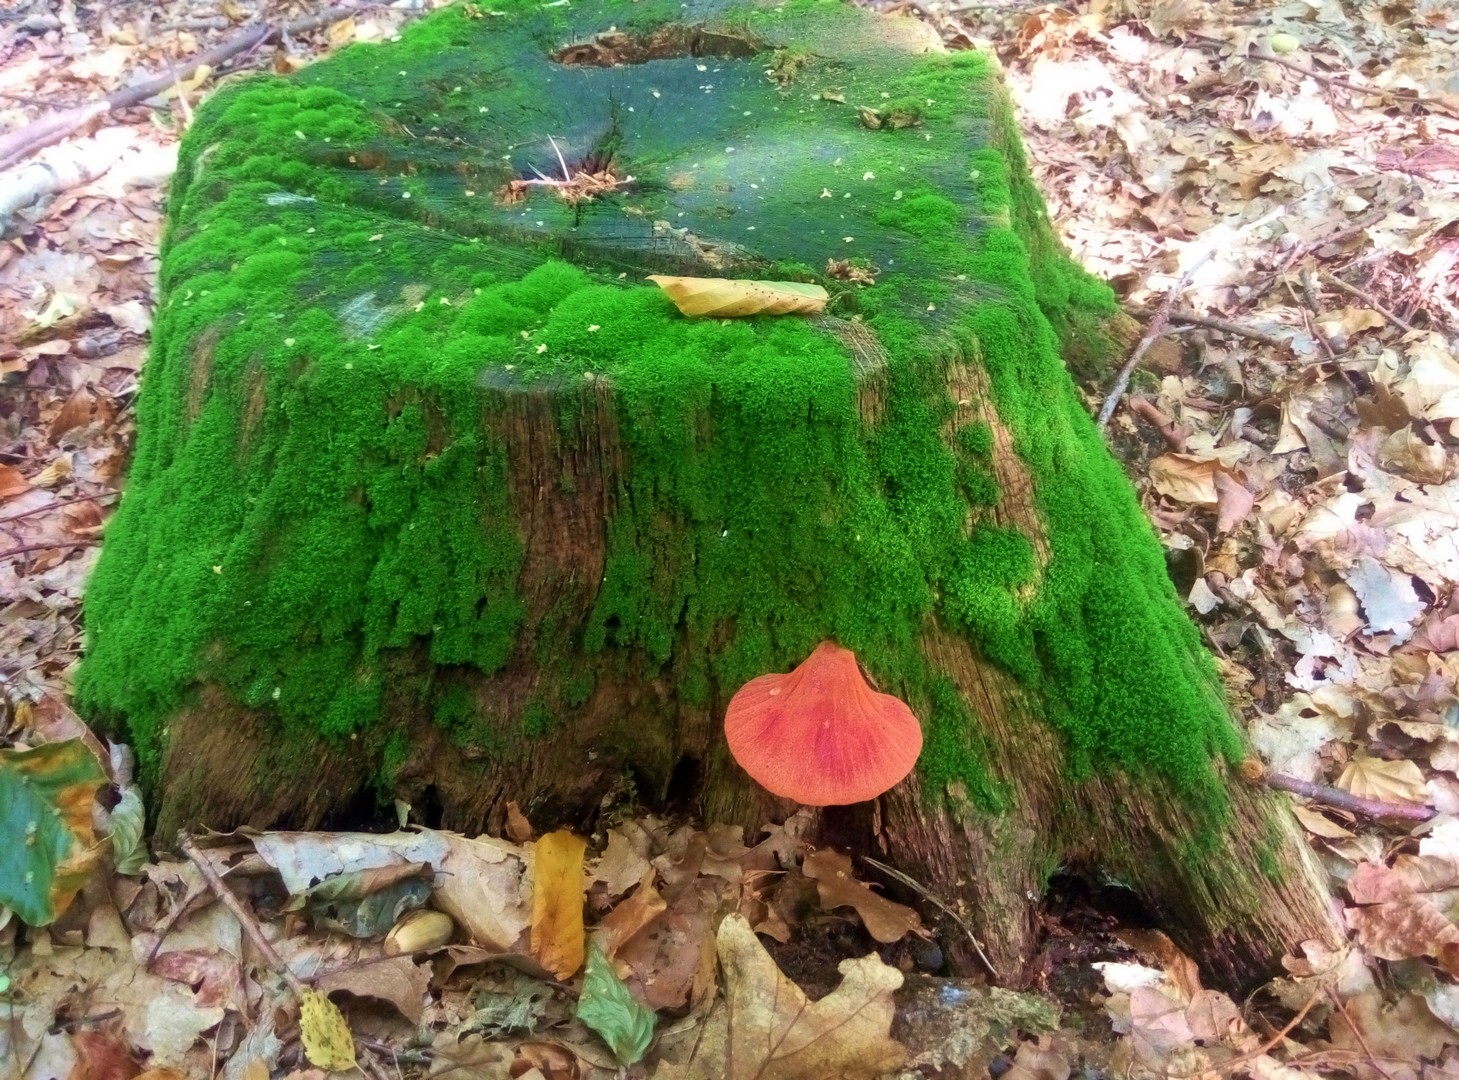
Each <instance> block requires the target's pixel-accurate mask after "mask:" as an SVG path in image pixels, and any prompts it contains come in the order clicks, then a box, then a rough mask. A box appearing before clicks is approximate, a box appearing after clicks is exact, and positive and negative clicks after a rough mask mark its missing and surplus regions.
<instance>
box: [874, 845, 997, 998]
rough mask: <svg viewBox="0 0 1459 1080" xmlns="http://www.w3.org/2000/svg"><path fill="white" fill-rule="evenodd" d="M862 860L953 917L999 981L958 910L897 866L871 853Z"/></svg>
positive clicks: (975, 936) (975, 937)
mask: <svg viewBox="0 0 1459 1080" xmlns="http://www.w3.org/2000/svg"><path fill="white" fill-rule="evenodd" d="M861 861H862V862H864V863H868V864H870V865H871V866H874V867H876V868H877V869H878V870H880V871H881V872H882V873H883V874H885V875H886V876H887V877H889V878H892V879H893V880H894V881H899V882H901V883H902V884H903V885H905V886H907V888H909V889H911V890H912V891H913V892H914V893H916V894H917V895H918V896H920V897H922V899H924V900H926V901H927V902H928V903H929V904H932V905H934V906H935V907H937V908H938V909H939V910H941V911H942V913H943V914H944V915H947V916H948V917H949V918H951V919H952V921H953V922H955V923H957V924H958V925H959V926H961V927H962V929H963V933H965V934H967V935H968V940H969V941H971V942H972V943H973V951H974V952H976V953H977V954H978V959H979V960H981V961H983V966H984V967H985V968H987V969H988V974H989V975H991V976H993V981H994V982H997V981H998V970H997V969H996V968H995V967H994V966H993V962H992V961H991V960H989V959H988V954H987V953H985V952H984V951H983V944H982V942H980V941H979V940H978V935H977V934H975V933H973V928H972V927H971V926H969V925H968V924H967V921H966V920H964V919H963V917H962V916H961V915H959V914H958V913H957V912H956V911H954V910H953V909H952V908H950V907H948V906H947V905H946V904H945V903H943V902H942V900H941V899H939V898H938V897H937V896H936V895H935V894H934V893H932V892H931V891H929V890H928V889H927V887H926V886H925V885H923V884H922V883H921V882H919V881H917V880H915V879H914V878H911V877H908V876H907V875H906V874H904V873H902V872H901V871H900V870H898V869H896V868H895V867H891V866H888V865H887V864H886V863H884V862H881V861H879V860H877V859H873V858H872V857H871V856H870V855H863V856H861Z"/></svg>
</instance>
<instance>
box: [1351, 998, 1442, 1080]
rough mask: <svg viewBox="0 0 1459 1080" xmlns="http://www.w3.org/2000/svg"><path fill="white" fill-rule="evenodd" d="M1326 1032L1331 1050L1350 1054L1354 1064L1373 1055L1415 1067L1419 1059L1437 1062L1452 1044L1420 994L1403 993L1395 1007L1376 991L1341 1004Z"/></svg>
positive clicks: (1367, 1059) (1368, 1059)
mask: <svg viewBox="0 0 1459 1080" xmlns="http://www.w3.org/2000/svg"><path fill="white" fill-rule="evenodd" d="M1355 1028H1356V1030H1354V1029H1355ZM1328 1031H1329V1032H1330V1034H1331V1038H1332V1045H1333V1047H1334V1048H1336V1049H1339V1050H1345V1051H1349V1052H1351V1053H1352V1055H1353V1057H1354V1060H1357V1061H1371V1060H1372V1059H1373V1058H1374V1057H1375V1056H1376V1057H1378V1058H1387V1059H1389V1060H1390V1061H1391V1062H1395V1063H1396V1062H1405V1061H1412V1062H1415V1065H1416V1064H1417V1061H1416V1059H1418V1058H1421V1057H1424V1058H1433V1059H1436V1060H1437V1059H1438V1057H1439V1055H1441V1054H1442V1053H1443V1052H1444V1049H1445V1048H1446V1047H1447V1046H1449V1045H1450V1044H1451V1042H1452V1033H1451V1032H1450V1031H1449V1029H1448V1027H1447V1026H1446V1025H1445V1024H1444V1023H1442V1022H1441V1021H1440V1020H1438V1019H1437V1018H1436V1017H1435V1016H1434V1015H1433V1013H1431V1012H1430V1011H1429V1007H1428V1005H1427V1004H1425V1002H1424V999H1423V997H1422V996H1421V995H1419V994H1405V995H1404V996H1403V997H1402V998H1401V999H1400V1000H1399V1001H1398V1002H1397V1004H1394V1005H1389V1004H1387V1003H1386V1002H1384V1000H1383V996H1382V994H1380V993H1379V992H1378V990H1377V989H1370V990H1365V991H1364V992H1363V993H1361V994H1359V995H1357V996H1356V997H1354V998H1350V999H1349V1000H1347V1001H1345V1002H1343V1008H1342V1009H1341V1010H1338V1011H1337V1012H1336V1013H1335V1014H1334V1015H1333V1017H1332V1019H1331V1020H1330V1021H1329V1023H1328ZM1375 1075H1376V1074H1375Z"/></svg>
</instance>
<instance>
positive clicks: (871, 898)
mask: <svg viewBox="0 0 1459 1080" xmlns="http://www.w3.org/2000/svg"><path fill="white" fill-rule="evenodd" d="M801 870H802V872H803V873H804V874H805V876H806V877H808V878H810V879H811V880H812V881H814V882H815V883H816V889H817V892H819V894H820V897H821V906H822V907H823V908H825V909H826V910H827V911H830V910H832V909H833V908H838V907H849V908H855V909H856V914H857V915H859V916H861V923H862V925H863V926H865V927H866V931H867V933H869V934H870V935H871V936H872V937H873V938H875V939H876V940H877V941H880V942H881V943H882V944H883V945H888V944H890V943H891V942H893V941H899V940H901V939H902V938H904V937H906V936H907V935H908V934H922V935H925V934H926V932H927V931H926V930H925V929H924V928H923V926H922V920H921V918H920V917H919V916H918V915H917V913H916V912H915V911H913V910H912V909H911V908H909V907H906V906H905V905H903V904H896V903H893V902H892V901H890V900H888V899H887V898H886V897H884V896H881V895H879V894H877V893H874V892H872V891H871V890H870V889H869V888H867V887H866V886H865V885H864V884H862V883H861V882H859V881H857V880H856V879H855V878H853V877H852V876H851V859H850V857H849V856H846V855H843V854H841V853H840V852H839V851H830V850H826V851H817V852H815V853H814V854H811V855H807V856H806V858H805V862H804V863H803V864H802V866H801Z"/></svg>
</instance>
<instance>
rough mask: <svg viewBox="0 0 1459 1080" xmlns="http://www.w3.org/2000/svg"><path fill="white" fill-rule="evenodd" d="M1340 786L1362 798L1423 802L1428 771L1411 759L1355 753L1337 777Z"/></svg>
mask: <svg viewBox="0 0 1459 1080" xmlns="http://www.w3.org/2000/svg"><path fill="white" fill-rule="evenodd" d="M1336 786H1337V787H1338V788H1340V789H1341V790H1343V791H1348V792H1351V793H1352V794H1354V795H1356V796H1358V797H1359V798H1362V799H1383V800H1385V801H1387V802H1411V803H1422V802H1423V801H1424V796H1425V794H1426V789H1425V788H1424V775H1423V773H1422V772H1420V771H1419V767H1418V766H1417V765H1415V764H1414V763H1413V762H1411V761H1385V760H1383V759H1382V758H1375V757H1355V758H1353V760H1352V761H1350V762H1348V765H1347V768H1345V769H1344V770H1343V771H1342V775H1341V776H1339V777H1338V778H1337V784H1336Z"/></svg>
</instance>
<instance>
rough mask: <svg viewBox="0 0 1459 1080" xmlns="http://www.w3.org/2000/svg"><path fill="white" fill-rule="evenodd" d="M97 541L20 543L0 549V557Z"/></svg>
mask: <svg viewBox="0 0 1459 1080" xmlns="http://www.w3.org/2000/svg"><path fill="white" fill-rule="evenodd" d="M98 542H99V541H96V540H51V541H44V542H41V543H37V544H21V545H20V547H13V548H7V549H6V550H5V551H0V559H8V558H11V557H12V556H14V555H26V554H29V553H30V552H32V551H64V550H66V549H67V548H79V547H92V546H93V545H95V544H97V543H98Z"/></svg>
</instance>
